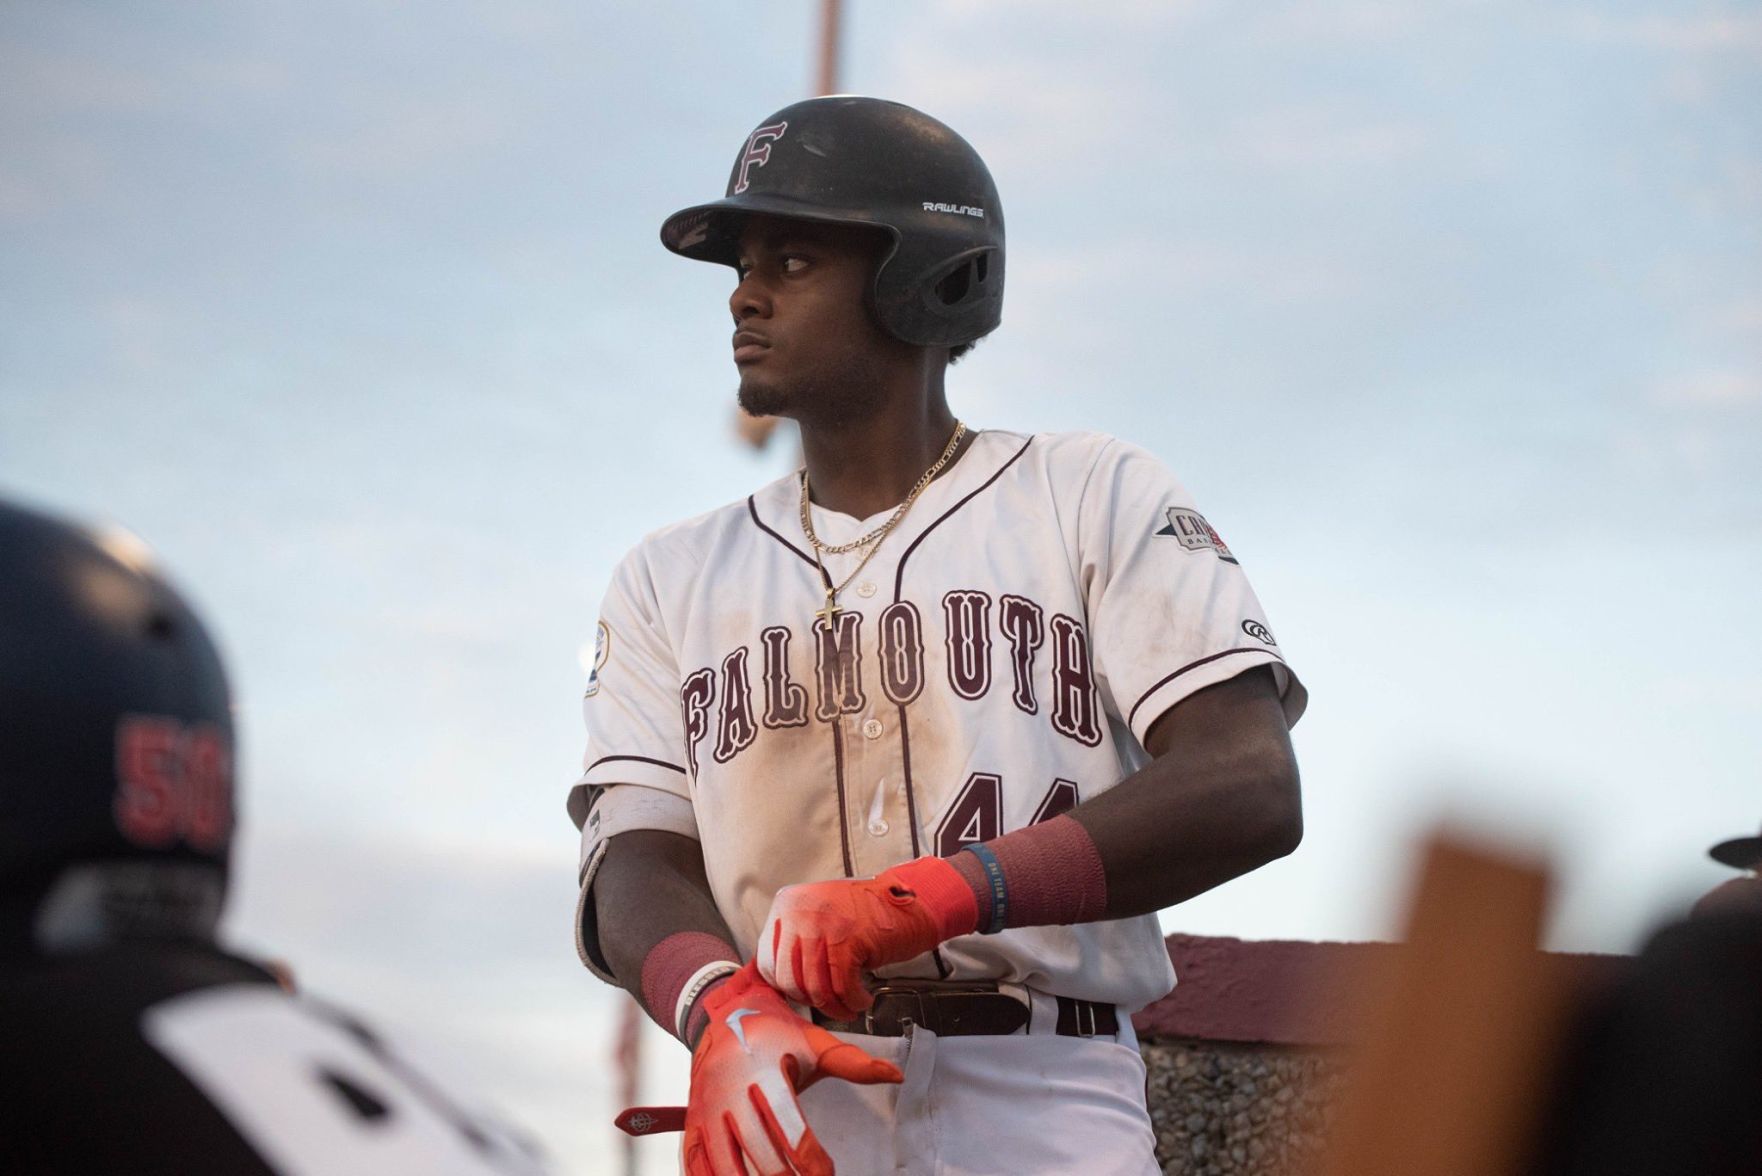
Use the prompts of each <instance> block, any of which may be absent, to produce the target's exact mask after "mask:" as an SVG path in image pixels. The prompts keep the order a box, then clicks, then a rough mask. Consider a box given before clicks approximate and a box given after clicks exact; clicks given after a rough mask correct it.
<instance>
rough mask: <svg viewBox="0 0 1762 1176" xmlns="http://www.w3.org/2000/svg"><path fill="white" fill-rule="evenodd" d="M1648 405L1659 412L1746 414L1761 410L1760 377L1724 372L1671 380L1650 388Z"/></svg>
mask: <svg viewBox="0 0 1762 1176" xmlns="http://www.w3.org/2000/svg"><path fill="white" fill-rule="evenodd" d="M1651 401H1652V403H1653V404H1656V405H1658V406H1660V407H1663V408H1686V409H1697V410H1712V411H1719V412H1730V411H1748V410H1751V409H1755V408H1757V407H1762V373H1757V372H1754V371H1742V370H1739V369H1735V368H1728V369H1719V370H1710V371H1700V372H1690V373H1687V374H1684V375H1680V376H1674V377H1671V378H1670V379H1667V380H1663V381H1660V382H1659V383H1657V384H1655V385H1654V386H1653V388H1652V394H1651Z"/></svg>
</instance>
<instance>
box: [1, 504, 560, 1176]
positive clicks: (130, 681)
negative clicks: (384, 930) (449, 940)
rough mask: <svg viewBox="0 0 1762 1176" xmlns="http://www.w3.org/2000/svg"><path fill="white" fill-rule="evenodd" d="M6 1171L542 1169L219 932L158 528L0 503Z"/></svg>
mask: <svg viewBox="0 0 1762 1176" xmlns="http://www.w3.org/2000/svg"><path fill="white" fill-rule="evenodd" d="M0 730H3V731H4V732H5V735H4V738H0V1049H3V1052H4V1060H3V1061H0V1171H3V1172H7V1173H12V1174H18V1176H36V1174H38V1173H79V1174H81V1176H84V1174H87V1173H99V1172H129V1173H138V1174H142V1176H158V1174H165V1176H171V1174H173V1173H175V1174H178V1176H204V1174H208V1173H214V1174H220V1173H226V1174H228V1176H264V1174H268V1173H311V1174H317V1173H326V1174H332V1173H369V1172H372V1173H405V1172H409V1173H416V1172H420V1173H453V1174H457V1176H490V1174H492V1173H500V1174H504V1176H505V1174H510V1173H537V1172H541V1171H543V1170H545V1168H546V1165H545V1164H544V1163H542V1162H541V1161H540V1160H539V1158H538V1157H536V1156H535V1155H534V1154H532V1153H531V1151H530V1145H528V1144H526V1143H524V1142H523V1141H521V1140H520V1139H518V1138H517V1137H515V1136H513V1135H512V1134H510V1133H509V1132H507V1131H506V1130H504V1129H502V1128H500V1127H498V1126H497V1125H496V1124H495V1123H494V1122H493V1121H491V1120H488V1119H486V1118H485V1117H483V1116H482V1115H480V1114H477V1113H474V1112H472V1111H469V1110H468V1109H467V1108H466V1107H465V1106H464V1105H463V1104H461V1103H460V1102H459V1101H457V1100H456V1099H455V1098H454V1097H452V1096H450V1095H448V1094H447V1093H445V1092H444V1089H443V1088H442V1087H441V1086H438V1085H436V1083H435V1082H434V1081H433V1080H432V1079H431V1078H429V1077H428V1076H426V1075H425V1074H423V1073H421V1072H419V1071H418V1070H417V1069H415V1068H414V1067H412V1066H411V1065H410V1064H409V1063H408V1062H406V1061H405V1060H404V1059H403V1058H402V1057H401V1056H400V1054H399V1053H398V1051H397V1050H395V1049H394V1048H392V1047H391V1046H390V1045H388V1044H387V1043H386V1041H385V1040H384V1039H383V1038H382V1037H381V1036H380V1035H379V1034H378V1033H376V1032H374V1031H373V1030H371V1029H370V1028H368V1027H367V1026H366V1025H365V1024H364V1023H363V1022H362V1021H361V1020H360V1019H359V1018H357V1017H354V1016H351V1015H350V1014H348V1013H346V1012H344V1011H342V1010H340V1009H336V1008H333V1007H330V1006H328V1005H325V1004H322V1003H319V1002H317V1001H313V1000H309V999H303V998H299V997H294V996H291V995H290V994H289V993H288V992H286V991H285V990H284V989H283V988H282V986H281V985H280V984H279V983H278V981H277V977H276V976H275V975H274V974H273V973H272V972H271V971H269V970H268V969H267V968H266V967H264V966H261V965H259V964H256V963H254V962H252V961H250V960H246V959H242V958H240V957H239V956H236V955H232V954H229V953H228V952H225V951H223V950H222V949H221V948H220V947H219V946H218V945H217V944H216V943H215V940H214V934H215V922H216V920H217V919H218V918H219V915H220V909H221V904H222V901H223V900H224V897H225V891H226V881H227V869H228V864H229V858H230V855H231V848H232V841H233V832H234V808H233V800H234V792H233V730H232V715H231V705H230V699H229V697H228V689H227V683H226V678H225V675H224V673H223V672H222V669H221V664H220V660H219V658H218V657H217V656H216V653H215V650H214V646H213V645H212V643H211V642H210V641H209V639H208V636H207V634H206V633H205V632H204V630H203V627H202V623H201V622H200V621H199V620H198V619H197V618H196V615H195V614H194V613H193V612H191V611H190V609H189V608H188V607H187V606H186V605H185V604H184V602H183V601H182V600H181V599H180V598H179V597H178V595H177V594H176V593H175V592H174V591H173V590H172V589H171V588H170V587H169V586H168V585H167V584H166V583H165V581H164V580H163V579H161V578H160V576H159V574H158V573H157V572H156V571H155V570H154V568H153V567H152V565H151V563H150V562H149V560H148V559H147V557H146V555H145V552H144V549H142V548H141V547H140V545H139V544H138V542H137V541H134V540H132V539H130V538H128V537H126V536H123V535H121V534H120V533H95V532H88V531H85V530H82V529H80V528H77V527H73V526H69V525H67V524H65V523H63V522H60V521H58V520H54V519H51V518H47V517H45V516H43V515H40V514H37V513H34V512H31V511H26V510H22V509H19V508H17V507H15V506H11V505H8V504H6V503H4V502H0Z"/></svg>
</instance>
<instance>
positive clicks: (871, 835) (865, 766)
mask: <svg viewBox="0 0 1762 1176" xmlns="http://www.w3.org/2000/svg"><path fill="white" fill-rule="evenodd" d="M891 538H898V536H891V537H890V539H891ZM859 558H860V557H859ZM852 566H854V563H853V565H852ZM827 570H828V572H830V573H831V574H833V575H834V576H836V577H839V579H840V580H842V577H843V576H847V575H849V574H850V573H849V572H848V571H846V570H845V568H844V567H843V566H839V567H829V568H828V569H827ZM893 575H894V568H893V567H892V563H891V561H889V560H887V559H886V553H885V552H876V553H875V556H874V558H873V559H871V560H870V561H869V563H868V564H867V566H865V567H864V568H863V569H862V571H861V572H860V573H859V574H858V575H857V578H856V579H855V580H854V581H852V582H851V584H850V585H849V586H848V587H847V588H845V589H844V590H843V591H842V592H840V593H839V603H840V605H841V606H843V607H844V608H845V610H846V611H847V612H851V613H855V614H857V616H858V617H859V618H860V621H859V623H858V626H857V649H858V656H859V657H860V665H859V680H860V682H861V703H860V705H859V706H858V708H857V709H855V710H851V711H844V712H841V713H840V714H839V715H838V717H837V718H836V720H835V722H836V724H837V728H838V729H837V732H836V733H835V735H834V738H836V739H837V740H838V742H839V745H840V748H841V751H842V755H841V756H840V757H839V759H840V760H841V768H842V776H843V780H842V785H843V794H844V813H843V818H844V825H845V835H846V843H847V844H848V845H849V846H850V867H851V871H852V874H853V876H855V877H859V878H860V877H865V876H867V875H871V874H876V873H879V872H880V871H882V870H884V869H886V868H887V867H888V866H891V865H896V864H898V863H899V862H902V861H905V860H907V859H908V858H910V857H912V856H913V848H914V840H915V839H914V838H913V836H912V830H911V824H910V820H909V817H908V814H907V811H906V799H905V784H904V781H905V763H904V753H903V749H902V747H901V742H900V739H901V730H900V724H899V721H898V718H897V716H898V713H899V708H898V707H897V706H896V705H894V703H893V702H892V701H891V700H890V699H889V698H888V696H887V693H886V691H885V690H884V688H883V686H882V680H881V673H880V661H881V659H880V615H881V610H882V609H883V608H885V607H886V605H887V603H888V600H889V594H888V593H886V592H885V591H884V589H883V585H885V584H889V583H891V582H892V578H893ZM847 602H848V603H847Z"/></svg>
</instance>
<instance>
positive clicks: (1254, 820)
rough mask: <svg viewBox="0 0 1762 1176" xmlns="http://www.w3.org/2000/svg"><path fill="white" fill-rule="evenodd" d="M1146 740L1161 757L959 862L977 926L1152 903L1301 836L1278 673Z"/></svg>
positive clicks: (1255, 676)
mask: <svg viewBox="0 0 1762 1176" xmlns="http://www.w3.org/2000/svg"><path fill="white" fill-rule="evenodd" d="M1148 742H1149V750H1150V751H1151V753H1152V755H1153V756H1154V757H1155V758H1154V759H1153V760H1152V762H1151V763H1150V764H1149V765H1147V766H1146V767H1145V768H1143V769H1142V770H1141V771H1139V772H1136V773H1134V774H1133V775H1131V776H1129V777H1127V778H1126V779H1125V780H1122V781H1121V782H1120V783H1119V784H1117V785H1115V786H1114V787H1113V788H1111V789H1109V790H1108V791H1106V792H1104V793H1101V794H1100V795H1098V796H1096V797H1094V798H1093V799H1091V800H1089V801H1087V802H1085V803H1083V804H1080V805H1078V806H1077V807H1076V808H1074V809H1072V810H1070V812H1069V813H1068V814H1067V815H1066V817H1064V818H1055V819H1054V820H1052V821H1048V822H1046V823H1044V824H1040V825H1034V826H1030V827H1029V828H1026V829H1019V830H1017V831H1015V832H1013V833H1009V834H1006V835H1005V836H1003V837H1000V838H997V839H996V840H993V841H990V842H985V843H983V844H980V845H976V846H969V847H968V848H967V849H966V850H963V851H962V852H961V853H958V854H956V855H954V857H953V858H952V859H949V860H950V864H952V865H953V866H954V867H955V868H956V870H958V871H959V872H960V873H961V875H962V876H963V877H964V878H965V879H966V880H967V882H968V884H969V885H970V886H971V887H972V888H973V890H974V892H975V893H976V895H977V896H978V901H979V929H981V930H999V929H1001V928H1003V927H1029V926H1036V925H1044V924H1053V923H1081V922H1090V921H1093V920H1096V919H1120V918H1129V917H1132V916H1135V915H1143V914H1148V913H1150V912H1153V911H1157V910H1161V909H1162V908H1164V907H1168V906H1173V905H1174V904H1176V903H1179V902H1183V901H1185V900H1186V899H1189V898H1192V897H1193V896H1194V895H1196V894H1200V893H1202V892H1203V891H1206V890H1209V889H1211V888H1212V887H1214V886H1217V885H1219V884H1221V883H1223V882H1227V881H1229V880H1230V879H1232V878H1235V877H1238V876H1240V875H1242V874H1245V873H1248V872H1249V871H1250V870H1253V869H1256V868H1258V867H1260V866H1262V865H1265V864H1266V863H1267V862H1269V861H1272V860H1273V859H1274V858H1278V857H1282V856H1284V855H1285V854H1288V853H1290V852H1291V851H1292V850H1293V849H1295V848H1296V847H1297V843H1298V841H1299V840H1301V838H1302V835H1303V816H1302V804H1301V800H1300V795H1299V789H1298V777H1297V762H1296V758H1295V756H1294V754H1293V753H1292V750H1291V741H1290V736H1289V733H1288V731H1287V728H1286V724H1285V716H1284V711H1283V708H1282V706H1281V704H1280V702H1279V698H1278V691H1277V688H1276V686H1275V684H1274V682H1273V679H1272V676H1271V674H1270V672H1268V671H1266V670H1252V671H1249V672H1248V673H1246V674H1243V675H1240V676H1239V677H1237V678H1234V679H1230V680H1228V681H1226V682H1222V683H1219V684H1218V685H1215V686H1212V687H1209V688H1208V689H1205V690H1202V691H1200V692H1198V693H1197V694H1195V695H1193V696H1191V697H1190V698H1188V699H1186V700H1185V701H1183V702H1182V703H1181V704H1180V705H1178V706H1177V707H1175V709H1174V710H1173V711H1171V712H1170V713H1169V715H1168V716H1166V717H1165V718H1164V720H1163V721H1161V722H1159V723H1158V724H1157V725H1156V726H1155V727H1154V728H1153V729H1152V731H1151V732H1150V738H1149V740H1148Z"/></svg>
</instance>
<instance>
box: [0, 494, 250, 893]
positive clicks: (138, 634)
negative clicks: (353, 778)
mask: <svg viewBox="0 0 1762 1176" xmlns="http://www.w3.org/2000/svg"><path fill="white" fill-rule="evenodd" d="M232 831H233V729H232V714H231V706H230V696H229V693H228V689H227V682H226V674H225V672H224V671H223V670H222V668H221V664H220V657H219V655H218V654H217V653H216V652H215V648H214V644H213V642H212V641H210V640H209V637H208V634H207V632H206V631H205V630H204V629H203V627H202V622H201V621H199V620H198V619H197V618H196V614H195V613H194V612H192V611H191V610H190V608H189V606H188V605H186V604H185V603H184V601H183V600H182V598H180V597H179V596H178V594H177V593H176V592H175V591H173V590H172V588H171V587H170V586H169V585H168V584H167V583H166V582H165V580H164V579H162V578H161V576H160V575H159V573H158V572H157V571H156V570H155V568H154V566H153V562H152V558H151V555H150V553H149V552H148V551H147V549H146V548H145V546H144V545H142V544H141V542H140V541H139V540H137V539H135V538H134V537H133V536H131V535H129V534H128V533H127V532H124V531H120V530H117V531H105V530H86V529H84V528H81V527H76V526H72V525H69V524H68V523H65V522H62V521H60V520H58V519H53V518H49V517H47V516H45V515H41V514H37V513H35V512H33V511H29V510H24V509H21V508H19V507H17V506H14V505H11V504H8V503H5V502H0V894H4V895H5V896H7V897H8V898H9V899H11V900H12V901H14V902H16V901H17V900H18V898H19V896H20V894H21V892H27V891H30V892H36V893H37V894H39V895H40V894H41V892H42V891H43V890H44V889H45V888H46V887H48V886H49V884H50V883H51V882H53V881H54V879H55V878H56V877H57V875H59V874H60V873H61V872H62V871H63V870H64V869H66V868H67V867H68V866H71V865H77V864H81V863H108V862H113V861H117V860H119V859H123V860H128V859H132V860H139V859H150V860H171V861H177V862H184V863H192V864H197V865H203V866H212V867H214V868H216V869H218V870H219V871H220V876H221V878H222V880H224V876H225V870H226V867H227V863H228V857H229V854H230V851H231V846H232Z"/></svg>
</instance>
